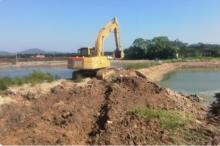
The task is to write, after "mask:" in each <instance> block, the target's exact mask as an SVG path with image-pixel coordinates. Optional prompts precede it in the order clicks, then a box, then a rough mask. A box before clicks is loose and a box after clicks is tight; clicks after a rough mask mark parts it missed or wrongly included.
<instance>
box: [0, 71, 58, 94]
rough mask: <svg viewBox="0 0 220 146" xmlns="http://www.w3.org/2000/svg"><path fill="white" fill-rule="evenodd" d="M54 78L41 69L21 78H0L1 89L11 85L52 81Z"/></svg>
mask: <svg viewBox="0 0 220 146" xmlns="http://www.w3.org/2000/svg"><path fill="white" fill-rule="evenodd" d="M53 80H54V78H53V76H52V75H51V74H49V73H44V72H41V71H34V72H33V73H32V74H31V75H29V76H26V77H23V78H20V77H16V78H9V77H4V78H0V90H6V89H7V88H8V87H10V86H15V85H17V86H19V85H22V84H25V83H30V84H32V85H34V84H37V83H42V82H44V81H47V82H52V81H53Z"/></svg>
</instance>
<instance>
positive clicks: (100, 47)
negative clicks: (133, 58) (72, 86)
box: [68, 17, 124, 79]
mask: <svg viewBox="0 0 220 146" xmlns="http://www.w3.org/2000/svg"><path fill="white" fill-rule="evenodd" d="M111 32H114V37H115V44H116V49H115V51H114V54H113V55H114V58H115V59H122V58H123V57H124V52H123V49H122V48H121V45H120V33H119V24H118V20H117V18H116V17H115V18H114V19H113V20H112V21H111V22H109V23H108V24H107V25H106V26H105V27H103V28H102V29H101V30H100V32H99V34H98V37H97V39H96V43H95V47H93V48H89V47H84V48H80V49H78V56H76V57H71V58H69V59H68V68H69V69H74V72H73V79H74V78H76V77H77V76H78V75H81V76H95V75H97V73H98V72H99V73H98V74H100V70H102V69H106V68H109V67H110V61H109V60H108V58H107V57H106V56H105V55H104V41H105V39H106V38H107V37H108V36H109V34H110V33H111Z"/></svg>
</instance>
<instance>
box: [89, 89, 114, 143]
mask: <svg viewBox="0 0 220 146" xmlns="http://www.w3.org/2000/svg"><path fill="white" fill-rule="evenodd" d="M112 91H113V89H112V87H111V86H110V85H107V86H106V91H105V94H104V102H103V104H102V105H101V107H100V110H99V113H100V114H99V116H98V117H97V120H96V124H95V126H94V128H93V130H92V131H91V132H90V133H89V137H90V142H89V143H90V144H97V143H98V141H99V138H100V134H101V133H102V131H104V130H106V123H107V122H108V119H109V117H108V113H109V110H110V109H109V104H110V103H111V100H110V95H111V93H112Z"/></svg>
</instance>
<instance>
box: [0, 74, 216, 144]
mask: <svg viewBox="0 0 220 146" xmlns="http://www.w3.org/2000/svg"><path fill="white" fill-rule="evenodd" d="M137 108H143V109H144V108H146V109H154V110H162V111H167V112H168V111H174V112H177V113H179V114H180V116H181V117H183V118H185V117H190V120H189V121H188V122H187V123H185V124H184V125H182V126H180V127H178V128H167V127H163V126H161V123H160V121H159V117H156V118H152V119H149V118H148V119H146V118H144V117H142V116H139V115H138V114H137V113H135V109H137ZM212 119H215V118H214V116H212ZM216 123H217V121H216V120H210V119H209V109H208V108H207V107H203V106H202V105H201V104H200V103H199V102H198V101H197V100H194V99H193V98H192V97H190V96H184V95H181V94H179V93H176V92H174V91H171V90H169V89H165V88H161V87H159V86H158V85H157V84H155V83H153V82H151V81H149V80H148V79H146V78H143V77H141V76H139V75H137V74H136V72H135V71H131V70H119V71H118V72H117V73H116V75H115V76H113V77H112V78H111V79H107V80H98V79H96V78H92V79H84V80H83V81H82V82H78V83H76V82H74V81H70V80H69V81H67V80H60V81H55V82H53V83H43V84H37V85H33V86H31V85H24V86H21V87H12V88H10V89H8V90H7V91H5V92H2V93H1V98H0V143H1V144H218V143H219V141H218V135H219V132H220V131H219V127H218V124H216Z"/></svg>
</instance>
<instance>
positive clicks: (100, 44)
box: [95, 17, 123, 58]
mask: <svg viewBox="0 0 220 146" xmlns="http://www.w3.org/2000/svg"><path fill="white" fill-rule="evenodd" d="M111 32H114V36H115V45H116V51H117V52H119V51H121V52H122V49H121V44H120V32H119V24H118V20H117V18H116V17H115V18H114V19H113V21H112V22H110V23H108V24H107V25H106V26H105V27H103V28H102V29H101V30H100V32H99V34H98V37H97V40H96V45H95V49H96V55H97V56H104V41H105V39H106V38H107V37H108V36H109V34H110V33H111ZM116 51H115V52H116ZM116 58H123V55H121V56H120V57H118V56H116Z"/></svg>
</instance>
